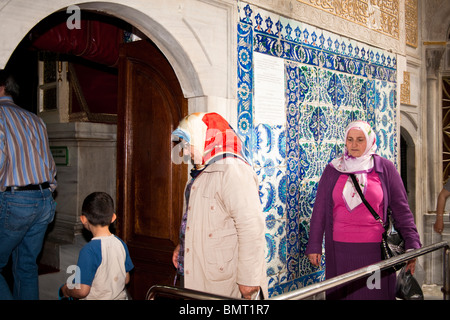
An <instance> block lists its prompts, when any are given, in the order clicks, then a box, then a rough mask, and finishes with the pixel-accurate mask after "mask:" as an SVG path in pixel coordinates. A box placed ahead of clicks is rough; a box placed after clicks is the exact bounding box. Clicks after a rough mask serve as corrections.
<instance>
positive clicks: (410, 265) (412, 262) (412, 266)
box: [405, 259, 416, 275]
mask: <svg viewBox="0 0 450 320" xmlns="http://www.w3.org/2000/svg"><path fill="white" fill-rule="evenodd" d="M408 270H409V271H410V272H411V274H412V275H414V272H416V259H412V260H409V261H408V262H407V264H406V269H405V272H406V271H408Z"/></svg>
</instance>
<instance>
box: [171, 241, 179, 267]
mask: <svg viewBox="0 0 450 320" xmlns="http://www.w3.org/2000/svg"><path fill="white" fill-rule="evenodd" d="M179 253H180V245H177V246H176V247H175V249H174V250H173V254H172V263H173V265H174V266H175V268H178V255H179Z"/></svg>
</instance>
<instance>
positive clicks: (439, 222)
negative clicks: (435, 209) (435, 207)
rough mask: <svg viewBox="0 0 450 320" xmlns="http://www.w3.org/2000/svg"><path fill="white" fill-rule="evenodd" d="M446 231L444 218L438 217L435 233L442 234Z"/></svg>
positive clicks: (440, 215) (439, 215)
mask: <svg viewBox="0 0 450 320" xmlns="http://www.w3.org/2000/svg"><path fill="white" fill-rule="evenodd" d="M443 230H444V217H443V215H442V214H438V215H436V222H435V223H434V231H436V232H437V233H442V231H443Z"/></svg>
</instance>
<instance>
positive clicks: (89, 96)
mask: <svg viewBox="0 0 450 320" xmlns="http://www.w3.org/2000/svg"><path fill="white" fill-rule="evenodd" d="M113 7H114V8H115V9H117V10H118V8H117V6H115V5H113ZM64 14H65V13H64V12H59V13H55V14H54V15H52V16H50V17H49V18H47V19H46V21H45V22H44V23H47V25H46V26H45V28H37V27H36V28H35V29H33V30H32V32H31V33H30V34H29V36H28V37H26V39H25V40H24V41H23V42H22V44H21V45H20V50H18V51H17V52H16V53H15V54H13V56H12V59H10V62H9V63H8V68H14V67H17V66H18V65H20V63H21V61H23V59H26V57H27V54H28V57H31V56H32V57H33V59H31V60H30V61H32V60H35V61H36V63H38V62H39V59H40V57H39V54H40V53H41V52H45V55H47V58H48V57H49V56H50V57H51V58H50V60H51V59H55V54H56V55H57V59H56V60H54V61H53V62H55V63H54V64H53V65H54V66H55V65H56V69H58V68H59V66H60V65H61V64H60V61H63V60H61V58H62V57H63V58H64V59H65V60H64V63H67V74H65V73H63V72H59V71H60V70H57V73H58V72H59V73H60V74H64V75H68V79H69V80H68V82H69V88H70V89H69V94H68V99H69V100H68V105H69V107H67V110H66V111H67V112H68V115H67V117H66V118H65V119H66V121H68V122H87V123H93V122H105V123H109V124H111V125H116V124H117V153H116V155H115V157H114V158H113V160H112V161H115V159H117V166H116V167H117V172H116V176H115V177H114V179H113V181H116V195H117V214H118V216H119V219H118V224H117V232H118V234H119V236H120V237H122V238H123V239H124V240H125V241H126V242H127V243H128V246H129V249H130V253H131V255H132V259H133V262H134V264H135V267H136V268H135V271H134V274H133V277H132V283H131V286H130V291H131V295H132V297H133V298H134V299H142V298H144V296H145V293H146V291H147V290H148V289H149V288H150V286H151V285H153V284H156V283H158V284H171V282H172V281H171V280H172V279H173V276H174V272H175V269H174V268H173V266H172V264H171V254H172V251H173V248H174V247H175V245H176V241H177V231H178V227H179V220H180V219H181V206H182V199H183V197H182V193H183V187H184V183H185V181H186V179H187V172H186V167H185V166H179V165H174V164H173V163H172V162H171V158H170V155H171V148H172V143H171V139H170V133H171V131H172V130H173V129H174V127H175V126H176V125H177V124H178V122H179V121H180V119H181V118H182V117H183V116H184V115H186V114H187V100H186V99H185V98H184V96H183V91H182V88H181V86H180V83H179V81H178V78H177V76H176V74H175V72H174V71H173V68H172V66H171V64H170V63H169V62H168V60H167V59H166V58H165V56H164V54H162V53H161V51H160V50H159V49H158V48H157V47H156V45H155V44H154V43H153V42H152V41H151V40H150V39H148V38H147V37H146V36H145V35H143V34H142V33H139V34H140V36H141V37H142V40H141V41H137V42H129V43H127V42H126V41H123V38H122V40H117V39H116V41H117V42H115V40H114V39H109V40H110V41H109V42H107V40H108V37H107V36H106V35H108V33H103V32H102V31H101V30H102V28H103V27H105V26H106V28H110V30H109V32H116V33H115V35H116V36H117V35H118V34H120V32H122V31H129V30H128V28H129V27H132V25H131V24H128V23H126V22H125V21H124V20H121V19H117V18H115V17H113V16H110V15H105V14H99V13H97V12H95V10H94V11H90V12H87V11H86V12H85V11H83V12H82V17H83V16H87V17H89V20H90V22H89V25H88V27H89V29H90V30H91V32H95V31H92V30H97V31H98V35H99V36H100V37H101V38H98V39H101V40H102V44H104V45H105V46H107V48H106V50H101V49H102V48H96V49H98V50H97V51H96V52H97V53H101V52H103V53H105V52H106V54H107V56H102V55H101V54H100V56H99V55H97V53H95V54H94V55H96V57H95V58H93V57H92V56H90V57H88V56H86V53H87V52H89V50H81V51H82V53H80V54H78V53H74V50H75V51H76V50H77V48H75V47H74V44H77V40H79V39H80V38H79V37H89V36H92V34H87V35H86V34H85V33H83V34H81V36H76V35H74V34H73V33H71V32H69V31H68V30H67V28H65V27H64V23H65V19H67V16H65V15H64ZM58 17H59V18H58ZM61 19H62V20H61ZM50 21H51V24H48V23H49V22H50ZM44 23H43V24H44ZM43 24H41V25H40V27H42V26H43ZM61 24H62V28H60V30H59V31H58V26H59V25H61ZM86 28H87V27H86ZM96 28H97V29H96ZM37 30H39V32H37V33H33V32H34V31H37ZM47 32H50V33H51V34H50V37H48V39H47V40H48V41H41V43H40V45H39V46H38V45H36V43H37V42H39V39H41V40H42V39H43V38H44V37H45V34H46V33H47ZM74 32H76V30H75V31H74ZM55 35H58V36H60V37H59V38H58V37H55ZM61 37H62V38H61ZM64 37H66V40H67V41H64ZM52 39H53V40H55V41H54V42H52ZM98 39H97V40H98ZM74 40H75V41H74ZM85 40H86V39H85ZM87 40H88V41H87V42H89V39H87ZM80 41H81V40H80ZM61 44H65V45H67V46H66V47H64V46H63V48H60V45H61ZM116 45H117V47H116ZM27 46H29V47H27ZM109 46H113V47H109ZM30 49H31V51H28V52H27V50H30ZM85 49H87V48H85ZM19 51H20V52H21V54H20V56H19V55H18V54H17V53H18V52H19ZM77 52H78V51H77ZM111 52H113V53H117V59H115V56H111ZM91 53H93V52H92V51H91ZM119 55H120V58H119ZM114 60H116V62H113V61H114ZM103 61H105V63H102V62H103ZM106 61H108V62H107V63H106ZM186 66H187V67H188V66H189V63H187V64H186ZM37 69H38V68H35V69H33V70H34V72H37ZM188 69H189V67H188ZM29 71H30V70H27V72H29ZM20 72H21V73H24V72H25V71H20ZM37 78H38V77H37V75H35V77H33V79H31V80H30V83H31V84H30V87H31V88H33V87H34V88H37V87H38V86H39V83H38V82H39V80H38V79H37ZM55 81H56V82H58V81H59V79H58V77H56V80H55ZM114 82H115V84H114ZM194 82H195V81H194ZM47 84H48V83H44V86H43V88H44V87H45V88H50V86H46V85H47ZM188 87H189V86H188ZM49 91H50V90H49ZM49 91H47V93H48V92H49ZM56 91H57V90H56ZM56 94H58V92H56ZM44 95H45V94H44ZM49 96H50V94H49V95H47V96H46V97H47V98H49ZM47 100H48V101H50V100H52V99H47ZM105 101H106V102H105ZM44 105H47V104H46V102H44ZM41 107H42V106H41V105H39V104H38V105H36V104H33V103H31V106H30V108H31V109H34V110H33V111H35V112H39V111H40V108H41ZM90 165H91V164H89V163H84V164H79V167H78V168H77V169H78V171H82V170H83V166H90ZM92 179H94V177H92ZM61 180H64V179H61ZM85 183H86V181H85ZM87 183H88V184H89V179H88V180H87ZM92 183H93V184H94V182H92ZM84 187H85V186H84V185H79V186H78V189H83V188H84ZM62 189H63V188H62ZM62 189H60V190H61V191H60V193H62V192H64V191H63V190H62ZM99 191H102V190H99ZM80 200H82V199H80ZM73 210H75V211H76V210H77V208H73ZM74 215H79V212H74ZM77 228H79V223H78V226H74V231H75V232H78V231H79V230H78V229H77Z"/></svg>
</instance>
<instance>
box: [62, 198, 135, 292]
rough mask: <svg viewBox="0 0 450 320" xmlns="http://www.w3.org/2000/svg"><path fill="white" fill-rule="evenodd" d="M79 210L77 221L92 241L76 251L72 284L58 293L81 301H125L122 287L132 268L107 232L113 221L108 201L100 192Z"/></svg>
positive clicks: (125, 252)
mask: <svg viewBox="0 0 450 320" xmlns="http://www.w3.org/2000/svg"><path fill="white" fill-rule="evenodd" d="M81 210H82V214H81V217H80V219H81V222H82V223H83V226H84V227H85V228H86V229H87V230H89V231H91V232H92V235H93V238H92V239H91V241H90V242H88V243H87V244H86V245H85V246H84V247H83V248H82V249H81V251H80V254H79V257H78V263H77V267H78V268H77V270H76V272H78V274H75V277H74V281H75V283H72V284H70V283H69V284H67V283H66V284H64V285H63V286H62V287H61V293H62V294H63V295H64V296H65V297H68V298H69V297H73V298H76V299H85V300H127V299H128V295H127V291H126V288H125V286H126V284H127V283H128V282H129V280H130V274H129V272H130V270H131V269H133V267H134V266H133V263H132V261H131V258H130V254H129V252H128V248H127V246H126V244H125V243H124V242H123V241H122V240H121V239H120V238H118V237H117V236H115V235H114V234H112V233H111V232H110V231H109V225H110V224H111V223H112V222H114V220H116V214H115V213H114V202H113V200H112V198H111V197H110V196H109V195H108V194H107V193H104V192H94V193H91V194H90V195H88V196H87V197H86V199H84V202H83V206H82V209H81Z"/></svg>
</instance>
